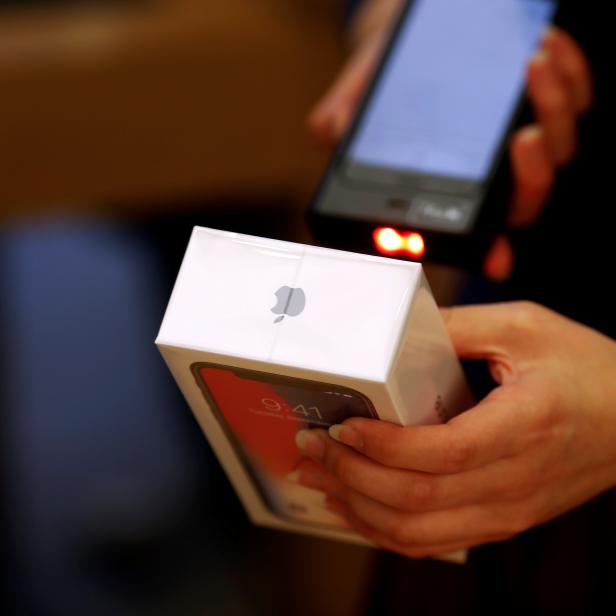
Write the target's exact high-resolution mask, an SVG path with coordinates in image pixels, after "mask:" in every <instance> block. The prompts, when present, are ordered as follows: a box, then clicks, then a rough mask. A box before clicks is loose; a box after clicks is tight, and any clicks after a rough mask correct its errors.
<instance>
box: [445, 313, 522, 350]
mask: <svg viewBox="0 0 616 616" xmlns="http://www.w3.org/2000/svg"><path fill="white" fill-rule="evenodd" d="M513 306H514V305H513V304H509V303H502V304H486V305H481V306H458V307H455V308H441V315H442V317H443V321H444V322H445V327H446V328H447V331H448V333H449V336H450V338H451V341H452V342H453V346H454V348H455V350H456V354H457V355H458V357H461V358H466V359H491V358H493V357H495V356H497V355H501V356H502V355H503V354H504V349H505V346H506V345H507V342H511V340H510V338H511V336H510V332H509V330H510V328H511V323H512V318H513V314H512V310H513ZM507 354H508V353H507Z"/></svg>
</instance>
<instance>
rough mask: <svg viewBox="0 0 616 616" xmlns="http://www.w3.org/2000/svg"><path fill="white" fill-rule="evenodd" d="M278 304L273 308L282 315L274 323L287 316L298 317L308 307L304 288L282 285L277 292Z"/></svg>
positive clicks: (273, 310)
mask: <svg viewBox="0 0 616 616" xmlns="http://www.w3.org/2000/svg"><path fill="white" fill-rule="evenodd" d="M275 295H276V300H277V301H276V305H275V306H274V307H273V308H272V312H273V313H274V314H279V315H280V316H279V317H278V318H277V319H276V320H275V321H274V323H280V321H282V319H284V318H285V316H287V315H288V316H290V317H296V316H297V315H298V314H301V313H302V312H303V310H304V308H305V307H306V294H305V293H304V291H303V290H302V289H292V288H291V287H287V286H284V287H280V289H278V291H276V293H275Z"/></svg>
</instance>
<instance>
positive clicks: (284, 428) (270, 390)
mask: <svg viewBox="0 0 616 616" xmlns="http://www.w3.org/2000/svg"><path fill="white" fill-rule="evenodd" d="M156 344H157V345H158V346H159V348H160V351H161V353H162V354H163V356H164V358H165V361H166V362H167V364H168V366H169V368H170V370H171V372H172V373H173V376H174V377H175V379H176V381H177V383H178V385H179V387H180V388H181V390H182V392H183V393H184V396H185V397H186V400H187V401H188V403H189V405H190V407H191V408H192V410H193V412H194V414H195V416H196V418H197V420H198V421H199V424H200V425H201V427H202V429H203V431H204V432H205V434H206V436H207V438H208V439H209V441H210V443H211V445H212V447H213V449H214V451H215V452H216V454H217V456H218V458H219V460H220V462H221V464H222V466H223V467H224V469H225V471H226V473H227V475H228V476H229V479H230V480H231V482H232V483H233V486H234V487H235V489H236V491H237V493H238V495H239V497H240V499H241V501H242V503H243V504H244V506H245V508H246V511H247V512H248V515H249V516H250V518H251V519H252V520H253V521H254V522H255V523H256V524H260V525H263V526H269V527H273V528H278V529H284V530H289V531H298V532H302V533H308V534H312V535H318V536H323V537H328V538H332V539H339V540H344V541H351V542H355V543H366V542H365V540H364V539H362V538H361V537H359V535H357V534H355V533H353V532H352V531H351V530H350V529H348V528H347V527H346V526H345V524H344V521H343V520H342V519H340V518H339V517H337V516H336V515H334V514H333V513H330V512H329V511H328V510H327V509H325V508H324V506H323V505H324V503H323V498H324V497H323V495H322V494H321V493H320V492H317V491H314V490H310V489H308V488H306V487H303V486H299V485H297V484H296V483H294V482H293V481H291V480H289V479H288V478H287V477H288V475H289V474H291V473H292V472H293V470H294V468H295V466H296V465H297V463H298V461H299V460H300V459H301V457H300V454H299V450H298V449H297V447H296V445H295V434H296V433H297V431H298V430H300V429H305V428H324V429H326V428H327V427H328V426H329V425H332V424H334V423H340V422H342V421H344V419H346V418H347V417H352V416H363V417H371V418H375V419H377V418H378V419H383V420H385V421H390V422H394V423H396V424H402V425H409V424H415V425H417V424H430V423H436V422H440V421H444V420H446V419H447V418H449V417H451V416H453V415H455V414H457V413H459V412H461V411H463V410H465V409H467V408H468V407H469V406H470V405H471V402H472V400H471V395H470V393H469V390H468V388H467V385H466V381H465V379H464V375H463V373H462V369H461V367H460V364H459V362H458V360H457V358H456V356H455V353H454V350H453V347H452V345H451V342H450V340H449V337H448V335H447V332H446V330H445V327H444V324H443V322H442V320H441V317H440V314H439V311H438V308H437V306H436V304H435V302H434V299H433V297H432V294H431V292H430V289H429V287H428V285H427V282H426V280H425V278H424V275H423V273H422V268H421V265H419V264H416V263H411V262H405V261H398V260H393V259H386V258H381V257H372V256H366V255H361V254H353V253H347V252H342V251H337V250H328V249H323V248H316V247H311V246H304V245H300V244H293V243H288V242H281V241H275V240H269V239H263V238H259V237H251V236H246V235H240V234H237V233H229V232H223V231H216V230H213V229H205V228H199V227H197V228H195V229H194V231H193V234H192V237H191V239H190V243H189V245H188V249H187V251H186V255H185V257H184V261H183V263H182V267H181V269H180V273H179V275H178V279H177V281H176V284H175V288H174V290H173V294H172V296H171V300H170V302H169V306H168V308H167V311H166V313H165V317H164V320H163V323H162V326H161V329H160V333H159V335H158V338H157V340H156Z"/></svg>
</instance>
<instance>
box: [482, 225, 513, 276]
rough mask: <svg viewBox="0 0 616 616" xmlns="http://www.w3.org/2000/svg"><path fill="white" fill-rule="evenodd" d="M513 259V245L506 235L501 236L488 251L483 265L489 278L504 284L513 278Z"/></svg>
mask: <svg viewBox="0 0 616 616" xmlns="http://www.w3.org/2000/svg"><path fill="white" fill-rule="evenodd" d="M513 259H514V255H513V248H512V247H511V243H510V242H509V240H508V239H507V238H506V237H505V236H504V235H499V236H498V237H497V238H496V239H495V240H494V243H493V244H492V247H491V248H490V250H489V251H488V254H487V256H486V258H485V261H484V264H483V271H484V273H485V275H486V276H487V277H488V278H490V279H492V280H494V281H496V282H503V281H505V280H507V278H509V276H511V271H512V270H513Z"/></svg>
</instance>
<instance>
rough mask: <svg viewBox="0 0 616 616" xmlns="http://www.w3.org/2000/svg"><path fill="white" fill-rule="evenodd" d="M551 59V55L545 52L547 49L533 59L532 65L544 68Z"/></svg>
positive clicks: (540, 51) (541, 50)
mask: <svg viewBox="0 0 616 616" xmlns="http://www.w3.org/2000/svg"><path fill="white" fill-rule="evenodd" d="M549 59H550V54H549V53H548V52H547V51H545V49H540V50H539V51H538V52H537V53H536V54H535V55H534V56H533V57H532V59H531V63H532V64H535V65H538V66H543V65H545V64H547V62H548V60H549Z"/></svg>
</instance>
